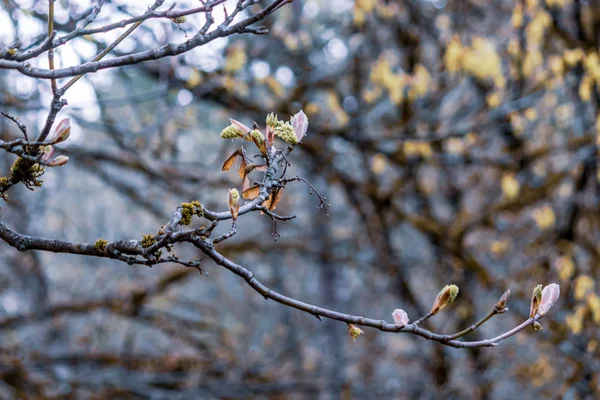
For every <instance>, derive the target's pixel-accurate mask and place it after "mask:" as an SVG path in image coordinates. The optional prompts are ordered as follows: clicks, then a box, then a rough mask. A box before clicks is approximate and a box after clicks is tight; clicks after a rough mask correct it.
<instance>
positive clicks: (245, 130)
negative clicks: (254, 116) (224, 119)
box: [229, 118, 251, 140]
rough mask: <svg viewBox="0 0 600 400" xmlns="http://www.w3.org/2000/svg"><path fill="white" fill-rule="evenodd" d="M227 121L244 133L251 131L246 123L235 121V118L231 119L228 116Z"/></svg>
mask: <svg viewBox="0 0 600 400" xmlns="http://www.w3.org/2000/svg"><path fill="white" fill-rule="evenodd" d="M229 121H230V122H231V125H233V126H235V127H236V128H238V129H239V130H241V131H242V133H243V134H244V135H246V134H247V133H248V132H250V131H251V129H250V128H248V127H247V126H246V125H244V124H242V123H241V122H240V121H236V120H235V119H231V118H229ZM247 140H251V139H247Z"/></svg>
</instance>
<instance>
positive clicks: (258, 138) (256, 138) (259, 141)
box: [250, 129, 267, 154]
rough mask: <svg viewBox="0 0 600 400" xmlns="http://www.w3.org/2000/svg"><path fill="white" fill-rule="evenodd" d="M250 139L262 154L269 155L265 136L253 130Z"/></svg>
mask: <svg viewBox="0 0 600 400" xmlns="http://www.w3.org/2000/svg"><path fill="white" fill-rule="evenodd" d="M250 137H251V138H252V141H253V142H254V144H255V145H256V147H257V148H258V149H259V150H260V152H261V153H263V154H267V145H266V143H265V137H264V136H263V134H262V133H261V132H260V131H259V130H258V129H253V130H251V131H250Z"/></svg>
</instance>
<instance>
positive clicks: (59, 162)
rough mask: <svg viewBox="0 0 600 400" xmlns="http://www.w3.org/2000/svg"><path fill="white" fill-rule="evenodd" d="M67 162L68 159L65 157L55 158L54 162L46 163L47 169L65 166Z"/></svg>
mask: <svg viewBox="0 0 600 400" xmlns="http://www.w3.org/2000/svg"><path fill="white" fill-rule="evenodd" d="M68 161H69V157H67V156H58V157H55V158H54V160H52V161H50V162H49V163H48V166H49V167H60V166H61V165H65V164H66V163H67V162H68Z"/></svg>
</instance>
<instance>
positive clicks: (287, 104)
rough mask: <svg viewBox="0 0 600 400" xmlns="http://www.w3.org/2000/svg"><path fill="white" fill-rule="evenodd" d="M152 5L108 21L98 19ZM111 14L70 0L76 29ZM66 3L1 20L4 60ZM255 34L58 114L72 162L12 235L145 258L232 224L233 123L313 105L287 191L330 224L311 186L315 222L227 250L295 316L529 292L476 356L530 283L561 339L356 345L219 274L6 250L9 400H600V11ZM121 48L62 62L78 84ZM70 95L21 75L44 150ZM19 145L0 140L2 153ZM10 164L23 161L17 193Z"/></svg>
mask: <svg viewBox="0 0 600 400" xmlns="http://www.w3.org/2000/svg"><path fill="white" fill-rule="evenodd" d="M146 3H151V2H144V1H125V0H123V1H118V0H113V1H106V2H105V5H104V8H103V10H102V13H101V14H100V15H99V16H98V19H97V21H96V22H95V24H97V25H105V24H107V23H109V22H115V21H119V20H121V19H124V18H127V17H129V16H131V15H139V14H140V13H143V12H144V11H146V9H147V7H148V6H149V5H150V4H146ZM168 3H171V2H167V4H166V6H167V7H168V5H169V4H168ZM259 3H260V2H259ZM225 4H226V6H227V7H228V9H229V10H231V9H233V8H234V7H235V4H236V2H235V1H227V2H226V3H225ZM92 5H93V3H92V2H83V1H69V0H60V1H57V2H56V6H55V7H56V11H55V12H56V15H55V29H56V30H58V33H59V35H61V34H64V33H67V32H70V31H72V30H73V29H74V28H75V27H76V26H77V23H78V21H80V20H81V19H82V18H83V17H82V14H83V13H84V12H85V11H87V10H89V8H90V7H91V6H92ZM198 5H199V2H198V1H191V0H189V1H178V4H177V9H181V8H185V7H196V6H198ZM258 6H260V4H257V7H258ZM47 9H48V4H47V1H33V0H30V1H28V0H3V1H0V49H3V48H6V47H7V46H9V45H10V44H11V43H12V42H14V40H15V39H17V38H18V39H19V40H20V41H21V42H23V43H24V44H29V43H31V42H32V41H35V40H38V41H39V39H40V38H43V37H44V35H45V31H46V29H47V27H46V20H47V12H48V11H47ZM214 17H215V19H217V20H219V18H221V19H222V18H223V11H222V8H219V9H218V10H215V12H214ZM203 19H204V16H203V14H198V15H195V16H193V17H190V18H188V19H187V21H186V22H184V23H182V24H180V25H178V24H176V23H174V22H171V21H169V20H165V19H153V20H149V21H147V22H145V23H144V24H143V25H142V26H141V27H140V28H139V29H138V30H137V31H136V32H135V33H134V34H132V35H131V36H130V37H128V38H127V39H126V40H125V41H124V42H123V43H121V44H120V45H119V46H118V47H117V48H116V49H115V50H114V51H113V54H116V55H122V54H127V53H129V52H132V51H139V50H144V49H148V48H151V47H155V46H157V45H163V44H166V43H168V42H176V43H178V42H181V41H183V40H185V39H186V37H185V36H186V35H193V33H194V32H195V31H196V30H197V29H198V27H200V26H202V24H203ZM262 24H263V25H265V26H266V27H268V28H269V29H270V33H269V34H268V35H262V36H258V35H251V34H243V35H236V36H231V37H229V38H227V39H218V40H216V41H213V42H211V43H209V44H207V45H206V46H203V47H200V48H197V49H194V50H192V51H190V52H188V53H186V54H184V55H182V56H178V57H173V58H165V59H161V60H158V61H152V62H145V63H141V64H136V65H133V66H126V67H123V68H118V69H111V70H108V71H100V72H98V73H93V74H88V75H86V76H85V78H84V79H82V80H80V81H79V82H77V84H76V85H75V86H74V87H73V88H72V89H71V90H70V91H69V92H67V94H66V96H65V98H67V99H68V102H69V105H68V106H67V107H65V108H64V109H63V110H62V111H61V113H60V114H59V116H69V117H70V118H71V123H72V126H73V128H72V134H71V138H70V139H69V141H67V142H66V143H65V144H64V145H63V146H62V148H61V149H60V150H61V154H66V155H68V156H69V157H70V161H69V163H68V164H67V165H66V166H64V167H62V168H54V169H51V170H49V171H47V172H46V174H45V175H44V179H43V180H44V186H43V187H42V188H40V189H37V190H36V191H35V192H30V191H28V190H26V189H25V188H24V187H22V186H18V187H15V188H13V189H12V190H11V192H10V202H3V204H2V209H1V211H0V216H1V219H2V221H3V223H5V224H7V225H8V226H10V227H11V228H13V229H15V230H17V231H19V232H21V233H25V234H30V235H35V236H40V237H45V238H59V239H64V240H73V241H80V242H91V243H93V242H95V241H96V240H97V239H98V238H105V239H108V240H117V239H131V238H136V239H138V240H141V237H142V235H143V234H147V233H152V232H156V231H157V230H158V229H159V228H160V226H161V225H162V224H164V223H165V221H167V220H168V219H169V217H170V215H171V213H172V212H173V210H174V209H175V208H176V207H177V206H178V205H179V204H180V203H182V202H186V201H191V200H200V201H202V202H203V203H204V204H206V205H207V207H209V208H211V209H215V210H226V209H227V208H226V202H225V198H226V194H227V189H228V188H230V187H239V186H240V182H239V178H237V176H236V174H235V173H233V172H221V165H222V162H223V161H224V159H225V158H226V157H227V156H228V155H229V153H231V151H233V149H235V145H234V144H233V143H232V142H231V141H224V140H222V139H220V138H219V132H220V131H221V129H223V128H224V127H225V126H227V125H228V123H229V122H228V118H230V117H231V118H235V119H237V120H240V121H242V122H244V123H246V124H250V123H251V122H252V121H257V122H258V123H260V124H261V125H262V124H264V118H265V116H266V114H267V113H269V112H275V113H277V114H278V115H279V117H280V118H284V119H288V118H289V116H290V115H293V114H295V113H296V112H297V111H298V110H300V109H304V111H305V112H306V113H307V115H308V117H309V120H310V125H309V130H308V134H307V137H306V138H305V139H304V142H303V144H302V145H301V146H298V148H297V149H296V151H295V152H294V153H292V154H291V156H290V162H291V163H292V167H291V168H292V169H293V171H292V175H294V174H300V175H301V176H303V177H305V178H307V179H308V180H309V181H310V182H312V183H313V184H314V185H315V186H316V188H317V189H318V190H319V191H320V192H321V193H323V194H324V195H325V196H327V198H328V201H329V202H330V203H331V208H330V209H329V216H326V215H325V213H324V212H323V211H322V210H318V209H317V206H318V200H317V198H316V197H315V196H314V195H311V194H310V193H309V192H308V189H307V187H306V186H303V185H301V184H297V185H296V186H290V188H289V189H288V190H287V191H286V196H284V198H283V200H282V202H281V204H280V206H279V207H278V212H281V213H282V214H297V215H298V218H296V219H295V220H293V221H289V222H280V223H279V224H278V229H279V232H280V233H281V237H280V238H279V239H278V240H277V241H274V240H273V237H272V236H271V233H272V223H271V220H270V219H269V218H267V217H266V216H261V215H259V214H258V213H252V214H251V215H249V216H247V218H244V219H242V220H240V222H239V226H238V231H239V233H238V235H236V236H235V237H233V238H232V239H230V240H227V241H226V242H223V243H222V244H220V245H219V249H220V250H221V251H222V252H223V253H224V254H225V255H227V256H228V257H230V258H231V259H232V260H234V261H236V262H238V263H240V264H241V265H244V266H247V267H248V268H249V269H251V270H252V271H253V272H254V273H255V274H256V276H257V277H259V279H261V280H262V281H263V282H264V283H265V284H267V285H268V286H270V287H271V288H273V289H274V290H277V291H279V292H282V293H284V294H286V295H289V296H292V297H294V298H297V299H300V300H305V301H310V302H312V303H313V304H317V305H320V306H324V307H328V308H331V309H335V310H338V311H341V312H347V313H352V314H356V315H365V316H369V317H371V318H381V319H386V320H388V321H390V320H391V316H390V313H391V312H392V311H393V310H394V309H395V308H403V309H404V310H406V311H407V312H408V315H409V316H410V317H411V319H416V318H417V317H418V316H420V315H423V314H425V313H426V312H427V311H428V310H429V307H431V303H432V302H433V299H434V297H435V295H436V294H437V293H438V291H439V290H440V288H441V287H443V286H444V285H446V284H449V283H454V284H456V285H458V286H459V287H460V290H461V292H460V295H459V297H458V299H457V300H456V302H455V304H454V305H453V306H452V307H451V308H449V309H447V310H444V312H443V313H441V314H440V315H437V316H436V317H435V318H432V319H431V320H430V321H428V322H427V323H426V326H427V327H429V328H431V329H432V330H434V331H436V332H440V333H453V332H455V331H458V330H460V329H463V328H465V327H468V326H470V325H471V324H472V323H474V322H475V321H476V320H477V319H478V318H479V317H482V316H483V315H485V314H487V313H488V312H489V311H490V310H491V308H492V307H493V305H494V304H495V302H496V301H497V299H498V298H499V297H500V295H501V294H502V293H503V292H504V290H505V289H506V288H510V289H511V290H512V295H511V299H510V301H509V303H508V306H509V308H510V311H509V312H508V313H506V314H503V315H501V316H497V317H495V318H494V319H492V320H491V321H490V322H489V323H487V324H486V325H484V326H483V327H482V328H481V330H480V331H477V332H474V333H472V334H471V335H470V336H469V337H468V338H469V339H472V340H477V339H481V338H484V337H489V336H491V335H495V334H497V333H500V332H503V331H505V330H507V329H508V328H510V327H512V326H515V325H516V324H518V323H519V322H521V321H522V320H524V319H526V318H527V315H528V310H529V307H528V306H529V299H530V296H531V290H532V288H533V287H534V286H535V284H537V283H543V284H546V283H549V282H557V283H560V285H561V291H562V296H561V298H560V299H559V301H558V303H557V305H556V306H555V308H554V309H553V312H552V313H551V314H550V315H548V317H547V318H545V319H544V320H542V321H541V322H542V325H543V326H544V328H545V329H544V330H543V331H541V332H534V331H533V330H532V329H527V330H526V331H524V332H521V333H519V334H518V335H516V336H515V337H513V338H511V339H509V340H507V341H505V342H503V343H501V344H500V346H499V347H497V348H484V349H472V350H471V349H468V350H457V349H452V348H449V347H445V346H441V345H440V344H438V343H433V342H428V341H426V340H425V339H423V338H421V337H417V336H413V335H406V334H386V333H382V332H378V331H375V330H369V329H366V328H365V334H364V335H362V336H360V338H358V339H357V341H356V343H354V342H353V341H352V340H351V339H350V338H349V336H348V332H347V327H346V325H345V324H343V323H338V322H335V321H330V320H323V321H318V320H317V319H316V318H314V317H311V316H310V315H308V314H305V313H302V312H299V311H296V310H293V309H290V308H287V307H284V306H282V305H280V304H277V303H275V302H272V301H265V300H264V299H263V298H262V297H261V296H260V295H259V294H257V293H256V292H254V291H253V290H252V289H251V288H250V287H248V286H247V285H246V283H245V282H244V281H243V280H242V279H239V277H236V276H234V275H233V274H231V273H230V272H229V271H226V270H225V269H223V268H220V267H218V266H216V265H215V264H213V263H212V261H210V260H205V261H203V263H202V268H204V269H205V270H206V271H207V272H208V273H209V274H210V275H209V276H206V275H204V276H203V275H200V274H199V273H198V271H197V270H195V269H193V268H185V267H182V266H177V265H159V266H156V267H154V268H152V269H149V268H147V267H144V266H128V265H126V264H124V263H122V262H119V261H110V260H105V259H95V258H91V257H79V256H72V255H62V254H53V253H43V252H33V251H31V252H26V253H19V252H18V251H17V250H15V249H14V248H11V247H9V246H8V245H6V244H5V243H0V260H1V262H0V349H1V351H0V380H1V383H0V397H1V398H57V399H58V398H61V399H62V398H123V399H134V398H152V399H166V398H169V399H192V398H198V399H204V398H207V399H209V398H214V399H217V398H230V399H246V398H257V399H284V398H285V399H287V398H290V399H295V398H297V399H301V398H319V399H337V398H344V399H351V398H362V399H367V398H381V399H383V398H390V399H391V398H394V399H396V398H401V399H433V398H445V399H510V398H563V399H594V398H599V397H600V348H599V346H598V341H599V340H600V337H599V336H600V335H599V332H600V331H599V329H598V325H599V324H600V297H599V296H598V290H597V288H596V286H595V282H596V280H597V278H598V277H599V275H600V270H599V268H598V266H599V265H600V247H599V246H598V242H599V240H600V184H599V179H600V174H599V171H598V150H597V143H598V139H597V137H598V135H599V134H600V119H598V104H599V102H600V91H599V90H598V89H599V88H600V87H599V85H600V52H599V49H600V47H599V46H600V1H598V0H587V1H583V0H527V1H525V0H523V1H519V0H516V1H508V0H506V1H504V0H502V1H500V0H499V1H483V0H468V1H452V0H433V1H426V0H415V1H384V0H357V1H355V2H353V1H348V0H295V1H293V2H292V3H291V4H288V5H286V6H285V7H283V8H281V9H280V10H278V11H276V12H275V14H274V15H272V16H270V17H269V18H268V19H267V20H265V21H263V22H262ZM120 33H121V31H119V30H117V31H111V32H108V33H106V34H99V35H94V36H93V37H82V38H78V39H75V40H73V41H72V42H69V44H67V45H65V46H62V47H60V48H59V49H58V50H57V51H56V54H55V59H56V62H57V67H63V66H68V65H75V64H78V63H80V62H83V61H86V60H90V59H91V58H93V56H94V55H95V54H97V53H98V52H99V51H100V50H102V49H103V48H104V47H106V45H107V44H108V43H111V42H112V41H113V40H114V39H115V38H116V37H117V35H118V34H120ZM35 63H37V64H36V65H40V66H43V67H44V68H46V67H47V65H48V64H47V59H46V58H45V57H40V58H39V59H38V60H36V61H35ZM50 99H51V92H50V84H49V81H42V80H38V79H33V78H29V77H25V76H23V75H21V74H19V73H18V72H16V71H8V70H0V109H1V110H2V111H5V112H8V113H11V114H14V115H17V116H19V118H21V120H22V121H24V122H26V123H27V124H28V126H29V129H30V131H33V132H35V131H37V130H38V129H41V127H42V126H43V123H44V120H45V117H46V114H47V110H48V104H49V101H50ZM19 134H20V133H19V131H18V130H17V129H16V127H15V125H14V124H12V123H11V121H8V120H6V119H2V120H0V138H1V139H3V140H11V139H15V138H17V137H19ZM13 161H14V156H13V155H10V154H7V153H5V154H3V156H2V158H1V159H0V164H1V165H0V168H1V172H2V174H6V172H7V171H8V169H9V168H10V165H11V164H12V162H13ZM220 229H221V228H220ZM223 229H225V228H223ZM178 252H180V255H181V256H188V257H190V258H198V257H200V253H199V251H198V250H196V249H194V248H193V247H192V246H187V247H183V248H181V249H180V250H178Z"/></svg>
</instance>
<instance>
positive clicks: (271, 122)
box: [267, 113, 278, 145]
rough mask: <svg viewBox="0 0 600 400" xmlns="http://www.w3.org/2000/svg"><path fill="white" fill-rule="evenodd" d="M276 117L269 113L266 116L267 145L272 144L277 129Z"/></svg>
mask: <svg viewBox="0 0 600 400" xmlns="http://www.w3.org/2000/svg"><path fill="white" fill-rule="evenodd" d="M277 122H278V120H277V115H276V114H273V113H270V114H269V115H267V142H268V143H269V145H272V144H273V140H274V139H275V136H274V131H275V128H277Z"/></svg>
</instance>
